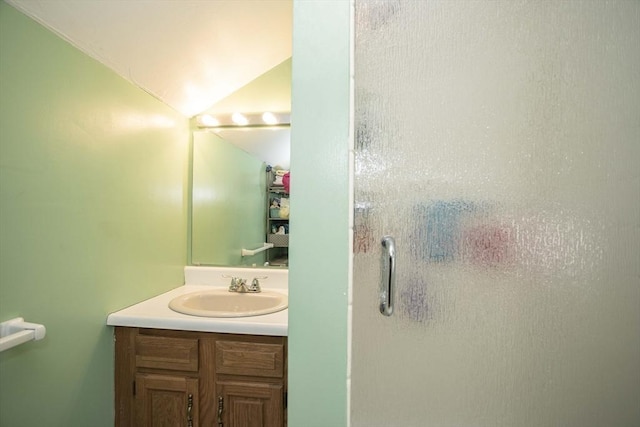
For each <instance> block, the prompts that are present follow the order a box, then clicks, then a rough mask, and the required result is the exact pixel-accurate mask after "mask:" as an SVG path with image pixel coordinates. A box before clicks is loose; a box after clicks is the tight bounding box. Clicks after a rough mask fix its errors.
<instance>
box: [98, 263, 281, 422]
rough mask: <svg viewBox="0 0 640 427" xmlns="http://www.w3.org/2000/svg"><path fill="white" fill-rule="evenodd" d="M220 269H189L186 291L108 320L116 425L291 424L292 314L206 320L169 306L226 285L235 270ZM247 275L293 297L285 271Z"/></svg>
mask: <svg viewBox="0 0 640 427" xmlns="http://www.w3.org/2000/svg"><path fill="white" fill-rule="evenodd" d="M189 269H192V270H191V271H188V270H189ZM220 270H221V268H213V267H187V269H185V283H186V285H185V286H181V287H179V288H176V289H174V290H172V291H169V292H167V293H165V294H162V295H159V296H157V297H155V298H151V299H150V300H147V301H143V302H142V303H140V304H136V305H134V306H131V307H128V308H126V309H124V310H120V311H119V312H116V313H112V314H111V315H109V319H108V321H107V323H108V324H109V325H112V326H115V331H114V334H115V418H116V422H115V425H116V426H121V427H125V426H136V427H137V426H172V427H173V426H185V427H197V426H216V427H254V426H261V427H262V426H264V427H272V426H273V427H276V426H277V427H281V426H285V425H286V405H287V337H286V334H287V310H286V309H285V310H282V311H278V312H276V313H272V314H267V315H261V316H248V317H238V318H206V317H198V316H189V315H185V314H181V313H178V312H175V311H173V310H171V309H169V308H168V303H169V301H171V300H172V299H174V298H176V297H177V296H180V295H184V294H186V293H190V292H194V291H199V290H202V289H210V288H211V287H216V288H217V287H220V286H219V285H224V284H226V282H227V281H228V279H225V280H224V281H223V280H222V274H225V276H226V275H228V273H229V272H222V273H221V272H220ZM248 271H251V273H250V274H256V276H258V275H261V276H264V275H269V277H270V278H273V279H274V280H272V281H271V282H267V281H265V282H264V283H265V285H266V284H267V283H269V284H270V285H271V287H270V289H273V288H274V287H275V288H278V290H279V291H281V292H286V288H281V287H280V285H281V284H282V281H281V280H279V277H278V275H281V274H282V272H280V271H278V270H276V271H273V272H272V271H267V272H266V273H265V272H261V271H259V269H251V270H248ZM203 272H205V273H210V274H208V275H204V276H202V273H203ZM242 274H245V275H246V274H247V273H246V272H243V273H242ZM284 274H286V271H285V272H284ZM194 275H195V276H194ZM199 275H200V276H199ZM194 277H195V278H194ZM249 279H250V278H249ZM196 283H197V284H196ZM284 283H285V286H286V277H285V281H284ZM267 286H268V285H267Z"/></svg>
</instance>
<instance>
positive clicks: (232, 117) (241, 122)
mask: <svg viewBox="0 0 640 427" xmlns="http://www.w3.org/2000/svg"><path fill="white" fill-rule="evenodd" d="M195 119H196V120H195V122H196V125H197V126H198V127H200V128H233V127H287V126H289V125H290V124H291V113H289V112H284V113H273V112H270V111H266V112H264V113H239V112H236V113H233V114H215V115H214V114H201V115H199V116H196V117H195Z"/></svg>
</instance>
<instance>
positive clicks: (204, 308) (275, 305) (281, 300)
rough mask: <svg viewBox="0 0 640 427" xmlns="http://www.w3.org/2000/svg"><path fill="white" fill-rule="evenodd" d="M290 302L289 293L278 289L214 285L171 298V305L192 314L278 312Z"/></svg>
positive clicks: (248, 314) (225, 314) (226, 314)
mask: <svg viewBox="0 0 640 427" xmlns="http://www.w3.org/2000/svg"><path fill="white" fill-rule="evenodd" d="M288 304H289V299H288V298H287V296H286V295H285V294H281V293H279V292H273V291H262V292H260V293H237V292H229V291H228V290H226V289H212V290H206V291H197V292H191V293H189V294H184V295H181V296H179V297H176V298H174V299H172V300H171V301H170V302H169V308H170V309H171V310H173V311H177V312H178V313H183V314H189V315H191V316H200V317H248V316H260V315H262V314H270V313H275V312H277V311H281V310H284V309H285V308H287V306H288Z"/></svg>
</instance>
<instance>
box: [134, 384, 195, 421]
mask: <svg viewBox="0 0 640 427" xmlns="http://www.w3.org/2000/svg"><path fill="white" fill-rule="evenodd" d="M135 412H136V425H137V426H140V427H180V426H184V427H197V426H198V425H199V423H198V379H197V378H187V377H180V376H173V375H155V374H137V375H136V396H135Z"/></svg>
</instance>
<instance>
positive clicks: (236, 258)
mask: <svg viewBox="0 0 640 427" xmlns="http://www.w3.org/2000/svg"><path fill="white" fill-rule="evenodd" d="M192 168H193V181H192V191H193V197H192V198H191V200H192V216H191V218H192V219H191V231H192V232H191V235H192V239H191V261H192V263H193V264H196V265H199V264H202V265H224V266H230V265H252V264H254V263H255V264H256V265H262V264H264V261H265V259H266V257H265V252H260V253H259V254H256V255H253V256H250V257H242V256H241V255H240V253H241V250H242V248H245V249H255V248H259V247H261V246H262V244H263V243H264V242H265V226H266V225H265V224H266V204H267V202H266V199H267V195H266V171H265V168H266V165H265V164H264V163H263V162H262V161H261V160H258V158H256V157H254V156H252V155H250V154H248V153H247V152H246V151H243V150H241V149H240V148H238V147H236V146H235V145H233V144H231V143H230V142H228V141H225V140H224V139H222V138H220V137H219V136H218V135H216V134H215V133H213V132H207V131H195V132H194V134H193V164H192Z"/></svg>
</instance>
